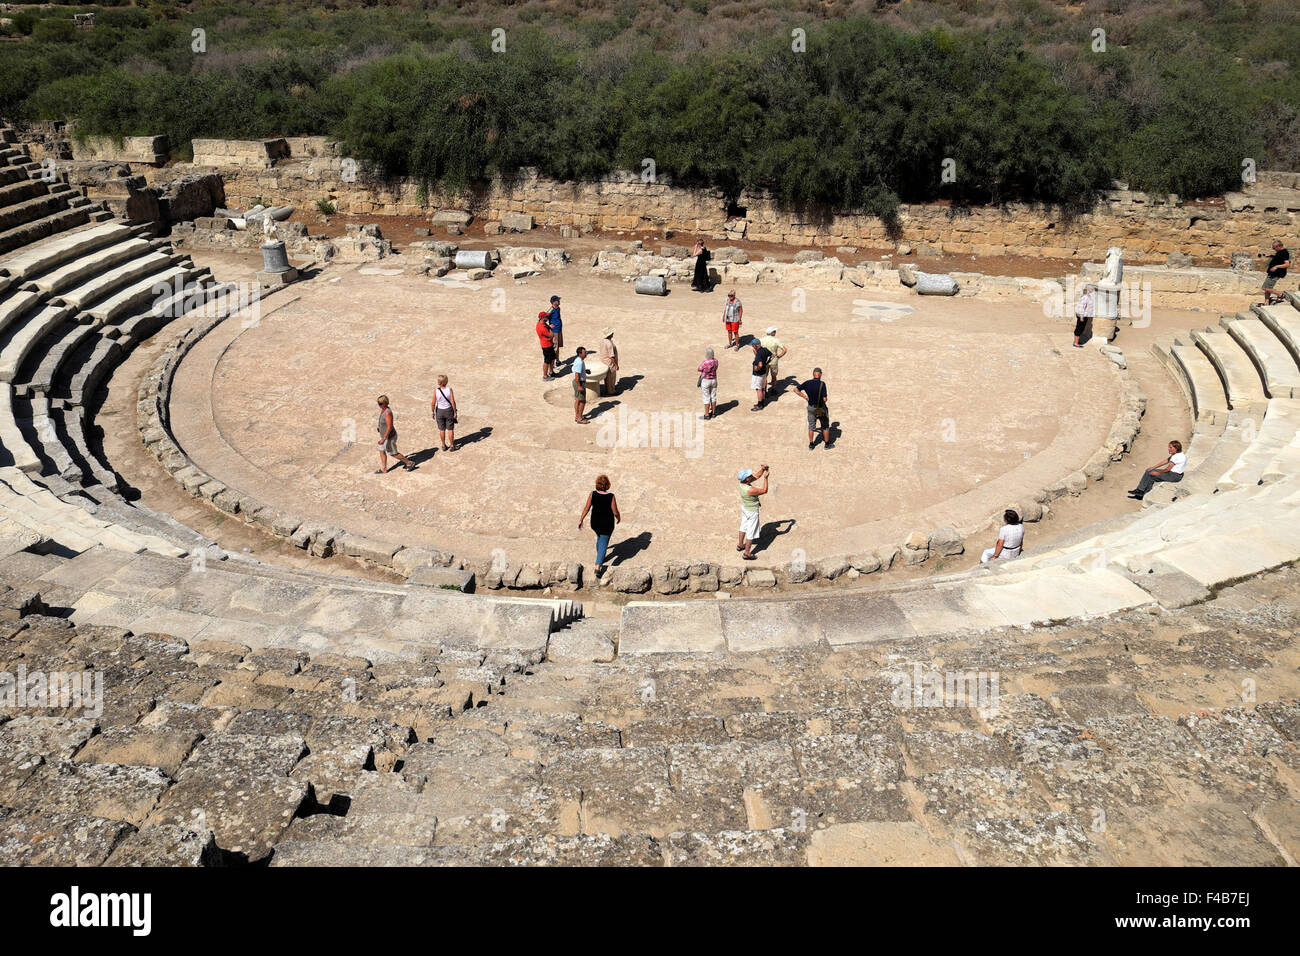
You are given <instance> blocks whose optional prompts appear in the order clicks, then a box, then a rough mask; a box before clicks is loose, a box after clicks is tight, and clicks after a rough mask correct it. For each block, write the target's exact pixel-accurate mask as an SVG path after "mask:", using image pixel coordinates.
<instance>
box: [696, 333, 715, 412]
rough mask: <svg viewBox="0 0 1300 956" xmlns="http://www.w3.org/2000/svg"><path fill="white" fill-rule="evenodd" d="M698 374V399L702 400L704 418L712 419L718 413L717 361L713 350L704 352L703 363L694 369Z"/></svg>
mask: <svg viewBox="0 0 1300 956" xmlns="http://www.w3.org/2000/svg"><path fill="white" fill-rule="evenodd" d="M696 371H698V372H699V373H700V398H701V399H703V400H704V417H705V418H712V417H713V416H714V415H715V414H717V411H718V360H717V359H715V358H714V357H713V349H705V350H704V361H703V362H701V363H700V367H699V368H698V369H696Z"/></svg>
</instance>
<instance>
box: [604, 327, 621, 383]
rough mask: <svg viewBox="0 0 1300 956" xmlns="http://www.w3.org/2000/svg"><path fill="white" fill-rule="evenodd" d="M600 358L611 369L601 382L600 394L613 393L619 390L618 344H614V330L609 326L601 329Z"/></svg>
mask: <svg viewBox="0 0 1300 956" xmlns="http://www.w3.org/2000/svg"><path fill="white" fill-rule="evenodd" d="M600 360H601V361H602V362H604V363H605V367H606V368H607V369H608V370H609V371H607V372H606V373H605V377H604V378H603V379H602V380H601V382H600V394H602V395H613V394H614V392H615V391H617V390H618V346H617V345H615V344H614V330H613V329H611V328H610V327H609V326H605V328H603V329H601V330H600Z"/></svg>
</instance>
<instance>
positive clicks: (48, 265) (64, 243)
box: [0, 222, 135, 279]
mask: <svg viewBox="0 0 1300 956" xmlns="http://www.w3.org/2000/svg"><path fill="white" fill-rule="evenodd" d="M134 235H135V231H134V230H133V229H132V228H131V227H130V226H127V225H125V224H123V223H119V222H109V223H104V224H102V225H96V226H87V227H85V228H81V229H74V230H71V231H69V232H66V233H63V234H61V235H58V236H56V237H54V238H51V239H46V240H44V241H42V242H36V243H34V244H32V245H31V246H29V247H28V248H25V249H23V250H22V251H21V252H18V253H15V254H14V255H12V256H9V257H7V258H4V259H0V273H2V274H5V275H11V276H15V277H17V278H19V279H34V278H36V277H37V276H39V275H41V274H42V273H44V272H48V271H50V270H52V269H55V268H58V267H59V266H61V265H63V264H64V263H67V262H70V261H72V260H73V259H77V258H80V257H81V256H84V255H88V254H89V253H91V252H93V251H94V250H96V249H101V248H103V247H105V246H110V245H113V244H114V243H118V242H125V241H127V240H128V239H130V238H131V237H132V236H134Z"/></svg>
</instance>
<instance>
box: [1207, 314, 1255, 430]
mask: <svg viewBox="0 0 1300 956" xmlns="http://www.w3.org/2000/svg"><path fill="white" fill-rule="evenodd" d="M1192 341H1194V342H1195V343H1196V344H1197V345H1198V346H1199V347H1200V349H1201V351H1203V352H1204V353H1205V355H1206V357H1207V358H1209V360H1210V364H1211V365H1213V366H1214V369H1215V371H1216V372H1217V373H1218V375H1219V378H1220V379H1222V380H1223V382H1224V384H1225V386H1226V389H1227V394H1228V407H1229V408H1233V409H1237V410H1251V409H1254V408H1256V407H1258V406H1261V405H1263V403H1264V402H1265V401H1266V400H1267V399H1266V398H1265V396H1264V385H1263V383H1262V382H1261V381H1260V377H1259V373H1258V372H1257V371H1256V369H1255V366H1254V365H1253V364H1251V361H1250V357H1249V356H1248V355H1247V354H1246V353H1245V352H1244V351H1242V348H1241V346H1240V345H1239V344H1238V343H1237V342H1236V340H1235V339H1233V337H1232V336H1231V335H1229V334H1228V333H1227V332H1225V331H1223V330H1221V329H1218V330H1216V329H1204V330H1200V329H1193V330H1192Z"/></svg>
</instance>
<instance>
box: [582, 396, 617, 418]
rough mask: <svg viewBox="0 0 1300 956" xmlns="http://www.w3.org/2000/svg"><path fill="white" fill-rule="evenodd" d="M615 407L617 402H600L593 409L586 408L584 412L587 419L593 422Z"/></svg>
mask: <svg viewBox="0 0 1300 956" xmlns="http://www.w3.org/2000/svg"><path fill="white" fill-rule="evenodd" d="M617 405H618V402H611V401H608V400H606V401H603V402H600V403H599V404H597V405H595V406H594V407H592V408H588V409H587V410H586V414H587V417H588V418H590V419H592V420H593V421H594V420H595V419H597V418H599V417H600V416H601V415H604V414H605V413H606V412H607V411H609V410H610V409H611V408H614V407H615V406H617Z"/></svg>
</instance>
